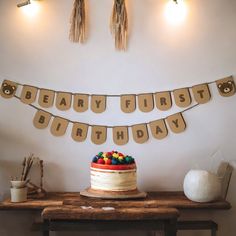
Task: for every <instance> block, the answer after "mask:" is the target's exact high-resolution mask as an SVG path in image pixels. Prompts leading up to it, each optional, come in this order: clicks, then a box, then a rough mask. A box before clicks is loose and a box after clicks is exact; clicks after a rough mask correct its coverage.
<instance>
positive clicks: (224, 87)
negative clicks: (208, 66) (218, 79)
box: [218, 81, 234, 94]
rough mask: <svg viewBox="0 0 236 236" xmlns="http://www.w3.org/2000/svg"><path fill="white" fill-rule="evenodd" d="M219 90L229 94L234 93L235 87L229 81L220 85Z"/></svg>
mask: <svg viewBox="0 0 236 236" xmlns="http://www.w3.org/2000/svg"><path fill="white" fill-rule="evenodd" d="M218 88H219V89H220V91H221V92H222V93H226V94H227V93H230V92H231V91H233V89H234V86H233V83H232V81H228V82H225V83H220V84H218Z"/></svg>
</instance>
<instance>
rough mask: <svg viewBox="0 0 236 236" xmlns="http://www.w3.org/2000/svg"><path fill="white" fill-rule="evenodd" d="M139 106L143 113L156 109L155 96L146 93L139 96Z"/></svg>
mask: <svg viewBox="0 0 236 236" xmlns="http://www.w3.org/2000/svg"><path fill="white" fill-rule="evenodd" d="M138 106H139V110H140V111H142V112H150V111H152V110H153V108H154V101H153V94H152V93H145V94H139V95H138Z"/></svg>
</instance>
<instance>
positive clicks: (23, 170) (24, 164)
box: [20, 157, 26, 181]
mask: <svg viewBox="0 0 236 236" xmlns="http://www.w3.org/2000/svg"><path fill="white" fill-rule="evenodd" d="M22 165H23V169H22V173H21V178H20V180H21V181H23V178H24V173H25V166H26V157H25V158H24V161H23V163H22Z"/></svg>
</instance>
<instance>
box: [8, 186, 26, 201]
mask: <svg viewBox="0 0 236 236" xmlns="http://www.w3.org/2000/svg"><path fill="white" fill-rule="evenodd" d="M25 201H27V187H24V188H11V202H25Z"/></svg>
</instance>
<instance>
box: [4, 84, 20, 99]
mask: <svg viewBox="0 0 236 236" xmlns="http://www.w3.org/2000/svg"><path fill="white" fill-rule="evenodd" d="M16 89H17V84H16V83H14V82H12V81H7V80H4V81H3V83H2V87H1V91H0V93H1V96H2V97H4V98H11V97H13V96H14V95H15V93H16Z"/></svg>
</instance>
